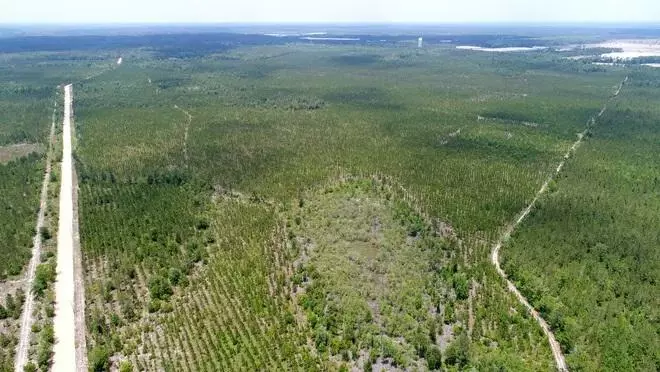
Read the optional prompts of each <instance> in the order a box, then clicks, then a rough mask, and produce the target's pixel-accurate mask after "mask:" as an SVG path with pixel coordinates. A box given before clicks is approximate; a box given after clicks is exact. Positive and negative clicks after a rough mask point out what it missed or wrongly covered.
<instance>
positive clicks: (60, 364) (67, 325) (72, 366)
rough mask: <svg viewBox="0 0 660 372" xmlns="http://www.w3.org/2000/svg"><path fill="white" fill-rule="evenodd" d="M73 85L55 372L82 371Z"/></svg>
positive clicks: (65, 145)
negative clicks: (77, 315) (77, 312)
mask: <svg viewBox="0 0 660 372" xmlns="http://www.w3.org/2000/svg"><path fill="white" fill-rule="evenodd" d="M72 99H73V97H72V87H71V84H69V85H67V86H65V87H64V120H63V125H62V171H61V172H62V180H61V189H60V214H59V217H60V219H59V229H58V234H57V281H56V282H55V318H54V328H55V345H54V347H53V369H52V370H53V371H55V372H58V371H80V370H81V367H82V366H81V365H78V363H76V342H75V341H76V340H75V339H76V337H75V334H76V321H75V310H74V309H75V300H74V298H75V295H74V293H75V286H74V284H75V281H74V259H73V252H74V246H73V243H74V225H73V223H74V219H73V215H74V209H73V205H74V204H73V166H72V163H73V158H72V156H71V111H72Z"/></svg>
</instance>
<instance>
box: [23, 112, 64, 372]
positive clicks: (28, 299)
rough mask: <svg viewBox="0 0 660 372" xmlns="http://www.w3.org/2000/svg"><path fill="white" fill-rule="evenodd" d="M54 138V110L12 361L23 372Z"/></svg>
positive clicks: (31, 319) (31, 320) (30, 326)
mask: <svg viewBox="0 0 660 372" xmlns="http://www.w3.org/2000/svg"><path fill="white" fill-rule="evenodd" d="M54 138H55V109H53V121H52V123H51V125H50V135H49V136H48V154H47V155H46V173H45V174H44V180H43V183H42V185H41V196H40V199H39V213H38V214H37V225H36V230H35V231H36V233H35V235H34V238H33V245H32V258H31V259H30V264H29V265H28V269H27V273H26V274H25V304H24V305H23V313H22V314H21V331H20V336H19V338H18V345H17V346H16V358H15V360H14V370H15V371H23V367H24V366H25V364H26V363H27V360H28V352H29V348H30V335H31V333H32V323H33V322H34V317H33V316H32V312H33V310H34V296H33V294H32V283H34V275H35V272H36V269H37V265H38V264H39V260H40V259H41V243H42V242H41V234H40V231H41V228H42V227H43V226H44V221H45V215H46V207H47V202H48V184H49V183H50V169H51V161H52V158H53V154H52V150H53V141H54Z"/></svg>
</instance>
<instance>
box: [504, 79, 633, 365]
mask: <svg viewBox="0 0 660 372" xmlns="http://www.w3.org/2000/svg"><path fill="white" fill-rule="evenodd" d="M626 81H628V77H627V76H626V78H625V79H624V80H623V81H622V82H621V84H619V87H618V89H617V90H616V92H615V93H614V95H612V96H611V97H610V99H609V100H608V101H607V103H605V105H603V108H602V109H601V110H600V112H599V113H598V115H597V116H595V117H592V118H591V119H589V122H588V123H587V128H586V129H585V130H584V131H582V133H580V134H578V139H577V141H575V142H574V143H573V145H572V146H571V147H570V148H569V149H568V151H566V154H564V157H563V158H562V160H561V162H559V165H557V169H556V170H555V172H554V173H553V174H551V175H550V177H548V179H547V180H546V181H545V182H544V183H543V185H542V186H541V189H539V191H538V192H537V193H536V196H534V199H533V200H532V202H531V203H529V205H528V206H527V207H525V209H523V210H522V212H521V213H520V215H519V216H518V218H517V219H516V220H515V221H514V222H513V223H512V224H510V225H509V226H508V227H507V228H506V230H504V232H503V233H502V235H500V238H499V239H498V241H497V243H496V244H495V245H494V246H493V250H492V252H491V261H492V263H493V265H495V269H497V273H498V274H499V275H500V276H501V277H502V278H503V279H504V280H506V284H507V287H508V289H509V291H510V292H511V293H513V294H514V295H515V296H516V298H518V301H520V303H521V304H523V305H524V306H525V307H526V308H527V310H528V311H529V313H530V314H531V315H532V317H534V319H536V321H537V322H538V323H539V326H541V328H542V329H543V332H544V333H545V335H546V336H547V337H548V342H549V343H550V348H551V349H552V355H553V357H554V359H555V364H556V365H557V369H558V370H560V371H568V366H567V365H566V360H565V358H564V354H563V353H562V351H561V346H560V345H559V342H557V339H556V337H555V334H554V333H553V332H552V330H551V329H550V326H549V325H548V323H547V322H546V321H545V320H544V319H543V318H542V317H541V315H540V314H539V312H538V311H536V309H534V307H532V305H530V303H529V301H527V299H526V298H525V296H523V295H522V293H520V291H519V290H518V288H516V286H515V285H514V284H513V282H512V281H511V280H509V278H508V276H507V275H506V273H505V272H504V270H502V267H501V266H500V257H499V255H500V249H501V248H502V245H503V244H504V243H505V242H506V241H507V240H509V238H510V237H511V234H512V233H513V231H514V230H515V229H516V227H518V225H520V223H521V222H522V221H523V220H524V219H525V218H526V217H527V216H528V215H529V212H531V211H532V208H534V206H535V205H536V202H537V201H538V200H539V198H540V197H541V196H542V195H543V194H544V193H545V192H546V191H547V190H548V185H549V184H550V182H551V181H552V180H554V179H555V178H556V177H557V175H558V174H559V172H561V170H562V168H563V167H564V164H565V163H566V160H568V158H570V156H571V154H573V153H574V152H575V151H576V150H577V148H578V147H579V146H580V144H581V143H582V141H583V140H584V137H585V135H586V134H587V131H588V130H589V128H590V127H591V126H593V125H594V124H595V123H596V117H601V116H602V115H603V113H605V110H607V104H608V103H609V102H610V101H611V100H612V99H614V98H616V97H617V96H618V95H619V93H621V88H622V87H623V85H624V84H625V83H626Z"/></svg>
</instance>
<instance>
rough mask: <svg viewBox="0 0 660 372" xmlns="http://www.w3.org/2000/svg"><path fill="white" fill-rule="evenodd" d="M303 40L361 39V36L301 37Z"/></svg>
mask: <svg viewBox="0 0 660 372" xmlns="http://www.w3.org/2000/svg"><path fill="white" fill-rule="evenodd" d="M301 39H302V40H319V41H323V40H326V41H359V40H360V38H357V37H311V36H306V37H301Z"/></svg>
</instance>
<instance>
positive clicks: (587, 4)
mask: <svg viewBox="0 0 660 372" xmlns="http://www.w3.org/2000/svg"><path fill="white" fill-rule="evenodd" d="M649 21H651V22H660V0H331V1H314V0H174V1H173V0H0V23H26V22H30V23H33V22H38V23H41V22H47V23H108V22H111V23H112V22H114V23H131V22H275V23H278V22H438V23H447V22H649Z"/></svg>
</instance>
